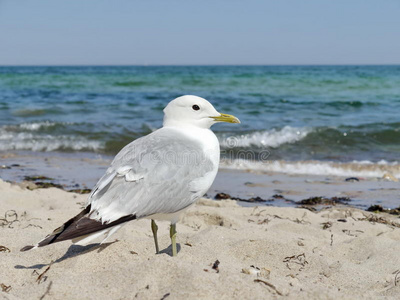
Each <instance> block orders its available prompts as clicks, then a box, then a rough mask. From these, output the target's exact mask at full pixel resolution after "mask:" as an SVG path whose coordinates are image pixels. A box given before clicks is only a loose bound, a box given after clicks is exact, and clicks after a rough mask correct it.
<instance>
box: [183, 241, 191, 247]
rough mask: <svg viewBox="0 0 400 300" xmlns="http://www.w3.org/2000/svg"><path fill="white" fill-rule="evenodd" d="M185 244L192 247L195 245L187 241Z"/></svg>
mask: <svg viewBox="0 0 400 300" xmlns="http://www.w3.org/2000/svg"><path fill="white" fill-rule="evenodd" d="M185 245H186V246H189V247H192V246H193V245H192V244H191V243H189V242H186V243H185Z"/></svg>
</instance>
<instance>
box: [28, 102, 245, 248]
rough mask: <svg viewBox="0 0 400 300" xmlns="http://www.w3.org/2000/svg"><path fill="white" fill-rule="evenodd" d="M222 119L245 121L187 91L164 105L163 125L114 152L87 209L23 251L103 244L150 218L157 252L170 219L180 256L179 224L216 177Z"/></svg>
mask: <svg viewBox="0 0 400 300" xmlns="http://www.w3.org/2000/svg"><path fill="white" fill-rule="evenodd" d="M218 122H228V123H240V121H239V119H238V118H236V117H235V116H232V115H228V114H221V113H219V112H217V110H216V109H215V108H214V107H213V105H212V104H211V103H210V102H208V101H207V100H205V99H203V98H200V97H197V96H192V95H186V96H181V97H178V98H176V99H174V100H172V101H171V102H170V103H169V104H168V105H167V106H166V107H165V109H164V122H163V126H162V127H161V128H160V129H158V130H156V131H154V132H152V133H150V134H148V135H146V136H143V137H141V138H139V139H136V140H134V141H133V142H131V143H130V144H128V145H126V146H125V147H124V148H123V149H122V150H121V151H120V152H119V153H118V154H117V155H116V156H115V158H114V160H113V161H112V163H111V165H110V167H109V168H108V169H107V171H106V172H105V174H104V175H103V177H101V178H100V180H99V181H98V182H97V184H96V185H95V187H94V188H93V190H92V192H91V194H90V195H89V197H88V200H87V204H86V207H85V209H84V210H83V211H81V212H80V213H79V214H78V215H76V216H75V217H73V218H72V219H70V220H68V221H67V222H65V223H64V224H63V225H62V226H60V227H59V228H57V229H55V230H54V231H53V232H52V233H51V234H49V235H48V236H46V237H45V238H44V239H43V240H41V241H40V242H38V243H37V244H36V245H34V246H31V245H29V246H25V247H23V248H22V249H21V251H27V250H30V249H33V248H38V247H43V246H47V245H50V244H54V243H57V242H61V241H65V240H72V242H73V243H75V244H78V245H86V244H88V243H89V242H91V241H92V240H94V239H97V238H100V237H102V238H103V240H102V242H101V243H104V242H105V241H106V240H107V239H108V238H109V237H110V236H111V235H112V234H114V233H115V232H116V231H117V230H118V229H120V228H121V227H122V226H123V225H125V224H126V223H127V222H128V221H131V220H139V219H143V218H147V219H151V229H152V232H153V237H154V243H155V248H156V253H159V245H158V239H157V231H158V226H157V224H156V222H155V221H156V220H167V221H170V222H171V225H170V239H171V245H172V256H176V255H177V248H176V235H177V232H176V223H177V222H178V221H179V219H180V216H181V214H182V213H183V212H184V211H185V210H186V209H188V208H189V207H190V206H191V205H192V204H194V203H195V202H196V200H198V199H199V198H200V197H202V196H203V195H204V194H205V193H206V192H207V190H208V189H209V188H210V186H211V184H212V183H213V181H214V179H215V176H216V175H217V171H218V165H219V159H220V149H219V142H218V139H217V137H216V136H215V134H214V133H213V132H212V131H211V130H210V127H211V126H212V125H214V124H215V123H218Z"/></svg>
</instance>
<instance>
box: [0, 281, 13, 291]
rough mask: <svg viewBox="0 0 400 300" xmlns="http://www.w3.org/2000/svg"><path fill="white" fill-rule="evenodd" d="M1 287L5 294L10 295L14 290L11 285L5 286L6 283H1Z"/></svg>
mask: <svg viewBox="0 0 400 300" xmlns="http://www.w3.org/2000/svg"><path fill="white" fill-rule="evenodd" d="M0 287H1V291H2V292H4V293H8V292H9V291H11V289H12V287H11V285H5V284H4V283H0Z"/></svg>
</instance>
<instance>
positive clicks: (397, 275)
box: [392, 270, 400, 286]
mask: <svg viewBox="0 0 400 300" xmlns="http://www.w3.org/2000/svg"><path fill="white" fill-rule="evenodd" d="M392 274H393V275H394V285H395V286H397V283H398V281H399V280H400V279H399V278H398V277H399V275H400V270H396V271H394V272H393V273H392Z"/></svg>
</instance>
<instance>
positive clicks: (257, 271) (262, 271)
mask: <svg viewBox="0 0 400 300" xmlns="http://www.w3.org/2000/svg"><path fill="white" fill-rule="evenodd" d="M242 273H244V274H247V275H256V276H257V277H263V278H266V279H269V275H270V274H271V271H270V270H268V269H267V268H259V267H256V266H254V265H251V266H250V268H243V269H242Z"/></svg>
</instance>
